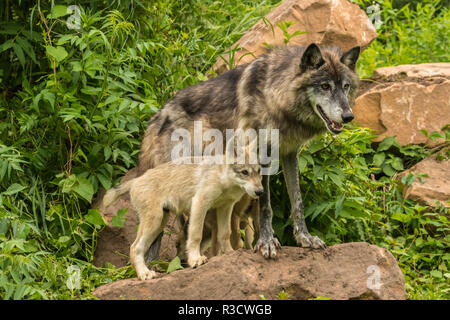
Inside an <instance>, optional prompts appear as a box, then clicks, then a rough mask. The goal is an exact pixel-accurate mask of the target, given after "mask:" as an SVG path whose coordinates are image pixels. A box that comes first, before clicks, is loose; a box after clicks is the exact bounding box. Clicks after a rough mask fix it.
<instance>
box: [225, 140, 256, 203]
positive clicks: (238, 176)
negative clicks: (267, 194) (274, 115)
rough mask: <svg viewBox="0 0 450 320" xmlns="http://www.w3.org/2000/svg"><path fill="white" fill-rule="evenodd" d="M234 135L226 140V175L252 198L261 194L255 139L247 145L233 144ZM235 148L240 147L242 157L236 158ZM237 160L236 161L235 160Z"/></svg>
mask: <svg viewBox="0 0 450 320" xmlns="http://www.w3.org/2000/svg"><path fill="white" fill-rule="evenodd" d="M235 142H236V141H235V139H234V137H233V138H232V139H230V140H229V141H228V142H227V150H226V159H227V168H228V177H229V178H230V180H231V181H232V183H233V184H235V185H238V186H240V187H241V188H242V189H243V190H245V192H246V193H247V194H248V195H249V196H250V197H252V198H257V197H259V196H260V195H262V194H263V192H264V188H263V186H262V182H261V181H262V177H261V166H260V164H259V163H258V161H257V147H256V146H257V139H254V140H253V141H251V142H250V143H249V144H248V145H247V146H245V145H241V146H239V145H238V146H235ZM237 148H242V149H241V150H243V151H244V152H243V158H239V159H238V154H237V150H236V149H237ZM236 160H237V161H236Z"/></svg>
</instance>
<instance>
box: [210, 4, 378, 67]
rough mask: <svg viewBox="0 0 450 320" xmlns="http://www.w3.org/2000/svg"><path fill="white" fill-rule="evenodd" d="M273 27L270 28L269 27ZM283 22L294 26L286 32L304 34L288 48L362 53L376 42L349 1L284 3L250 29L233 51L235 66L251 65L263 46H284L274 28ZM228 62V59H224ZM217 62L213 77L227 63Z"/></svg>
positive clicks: (365, 20) (371, 29) (280, 33)
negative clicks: (315, 47)
mask: <svg viewBox="0 0 450 320" xmlns="http://www.w3.org/2000/svg"><path fill="white" fill-rule="evenodd" d="M267 21H269V22H270V24H271V25H272V27H273V31H272V27H271V26H270V24H269V23H267ZM284 21H291V22H295V23H296V24H294V25H291V26H290V27H289V29H288V32H289V34H293V33H294V32H296V31H300V32H307V33H305V34H300V35H297V36H294V37H292V38H291V39H290V41H289V45H308V44H310V43H312V42H315V43H317V44H324V45H338V46H340V47H341V48H342V49H343V50H348V49H350V48H352V47H354V46H357V45H359V46H361V47H362V49H365V48H367V47H368V46H369V44H370V43H371V42H372V41H373V40H374V39H375V38H376V36H377V32H376V30H375V28H374V26H373V25H372V23H371V22H370V20H369V18H368V17H367V15H366V14H365V12H364V11H362V10H361V9H360V8H359V7H358V5H356V4H353V3H350V2H349V1H348V0H285V1H283V2H282V3H281V4H280V5H279V6H278V7H276V8H275V9H273V10H272V11H271V12H270V13H269V14H267V15H266V16H265V19H261V20H259V21H258V22H257V23H256V24H255V25H253V27H251V28H250V29H249V30H248V31H247V32H246V33H245V34H244V35H243V36H242V38H241V39H240V40H239V41H238V42H236V43H235V44H234V45H233V46H232V48H240V50H237V51H236V53H235V57H234V61H235V63H234V64H235V65H238V64H243V63H247V62H250V61H251V60H253V59H254V57H255V56H259V55H260V54H262V53H264V52H265V51H266V49H267V46H266V45H265V43H267V44H270V45H274V46H279V45H283V44H284V42H283V41H284V39H285V37H284V35H283V31H282V30H281V29H280V27H278V26H277V25H278V24H280V23H281V22H284ZM223 58H224V59H225V61H229V55H223ZM225 61H223V59H221V58H219V59H218V60H217V62H216V64H215V65H214V67H213V70H214V71H215V72H216V73H222V72H225V71H227V70H228V66H227V63H225Z"/></svg>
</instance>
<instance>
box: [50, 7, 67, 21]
mask: <svg viewBox="0 0 450 320" xmlns="http://www.w3.org/2000/svg"><path fill="white" fill-rule="evenodd" d="M69 13H70V12H69V11H68V10H67V7H66V6H63V5H55V6H53V8H52V11H51V13H50V14H49V15H47V18H49V19H56V18H60V17H64V16H65V15H68V14H69Z"/></svg>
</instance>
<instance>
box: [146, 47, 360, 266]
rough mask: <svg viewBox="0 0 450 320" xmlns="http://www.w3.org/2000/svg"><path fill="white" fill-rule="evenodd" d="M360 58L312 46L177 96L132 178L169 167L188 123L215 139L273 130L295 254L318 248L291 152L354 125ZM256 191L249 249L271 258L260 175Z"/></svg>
mask: <svg viewBox="0 0 450 320" xmlns="http://www.w3.org/2000/svg"><path fill="white" fill-rule="evenodd" d="M359 53H360V48H359V47H354V48H353V49H350V50H349V51H347V52H344V53H343V52H342V51H341V49H340V48H338V47H321V48H319V47H318V46H317V45H316V44H314V43H313V44H311V45H309V46H307V47H297V46H292V47H286V48H284V49H274V50H272V51H270V52H269V53H267V54H264V55H261V56H260V57H258V58H257V59H255V60H254V61H252V62H251V63H249V64H245V65H240V66H238V67H236V68H235V69H232V70H230V71H228V72H226V73H223V74H221V75H219V76H217V77H215V78H213V79H210V80H208V81H205V82H201V83H199V84H197V85H194V86H191V87H187V88H184V89H183V90H180V91H179V92H177V94H176V95H175V96H174V97H173V98H172V99H171V100H169V101H168V102H167V103H166V104H165V105H164V107H163V108H162V109H161V110H160V111H159V112H158V113H157V114H155V116H153V118H152V119H151V121H150V123H149V126H148V128H147V131H146V133H145V137H144V139H143V142H142V145H141V150H140V156H139V167H138V171H139V174H142V173H143V172H145V171H146V170H147V169H148V168H153V167H155V166H157V165H159V164H161V163H164V162H167V161H170V154H171V149H172V147H173V146H174V144H175V142H173V141H171V134H172V132H173V131H174V130H175V129H178V128H184V129H186V130H188V131H190V132H193V127H194V121H199V120H201V121H203V128H204V129H205V130H206V129H210V128H215V129H218V130H220V131H221V132H222V133H225V129H227V128H230V129H237V128H242V129H244V130H245V129H247V128H253V129H255V130H258V129H270V128H275V129H279V140H280V141H279V146H280V150H279V153H280V160H281V165H282V168H283V173H284V177H285V180H286V187H287V191H288V194H289V198H290V202H291V217H292V219H293V221H294V236H295V239H296V241H297V243H298V245H299V246H302V247H311V248H323V247H325V243H324V242H323V241H322V240H321V239H319V238H318V237H316V236H312V235H311V234H310V233H309V232H308V229H307V227H306V223H305V218H304V212H303V202H302V197H301V193H300V186H299V177H298V163H297V151H298V149H299V147H300V146H301V145H303V144H305V143H306V142H308V141H309V140H311V139H312V138H313V137H315V136H317V135H319V134H322V133H324V132H326V130H328V131H329V132H331V133H332V134H339V133H340V132H341V131H342V128H343V124H344V123H346V122H349V121H351V120H352V119H353V113H352V105H353V104H354V101H355V98H356V94H357V89H358V84H359V79H358V76H357V74H356V72H355V65H356V61H357V59H358V57H359ZM263 186H264V194H263V195H262V196H261V197H260V199H259V205H260V208H259V215H260V219H259V220H260V221H259V225H260V227H259V239H258V241H257V243H256V245H255V250H259V251H260V252H261V253H262V255H263V256H264V257H266V258H274V257H276V254H277V249H278V248H280V244H279V242H278V240H277V239H276V238H275V237H274V233H273V229H272V209H271V206H270V192H269V176H267V175H264V176H263ZM158 239H160V238H158ZM157 246H158V243H155V247H157Z"/></svg>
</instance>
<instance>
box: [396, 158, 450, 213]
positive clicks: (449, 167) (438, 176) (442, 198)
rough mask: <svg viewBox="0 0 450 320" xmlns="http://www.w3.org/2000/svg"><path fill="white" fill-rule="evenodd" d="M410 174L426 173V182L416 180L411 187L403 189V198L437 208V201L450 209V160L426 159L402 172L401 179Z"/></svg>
mask: <svg viewBox="0 0 450 320" xmlns="http://www.w3.org/2000/svg"><path fill="white" fill-rule="evenodd" d="M409 173H413V174H417V173H426V174H427V175H428V178H425V181H424V182H421V181H420V180H419V179H416V180H415V181H414V182H413V183H412V184H411V185H410V186H407V185H405V186H404V188H403V197H404V198H409V199H411V200H414V201H417V202H418V203H421V204H424V205H428V206H436V201H439V202H441V203H442V205H444V206H446V207H450V159H446V160H443V161H437V160H436V157H435V156H434V157H429V158H426V159H424V160H422V161H420V162H419V163H417V164H416V165H415V166H414V167H412V168H411V169H409V170H406V171H404V172H402V173H401V174H400V175H399V179H402V178H403V177H404V176H407V175H408V174H409Z"/></svg>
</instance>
